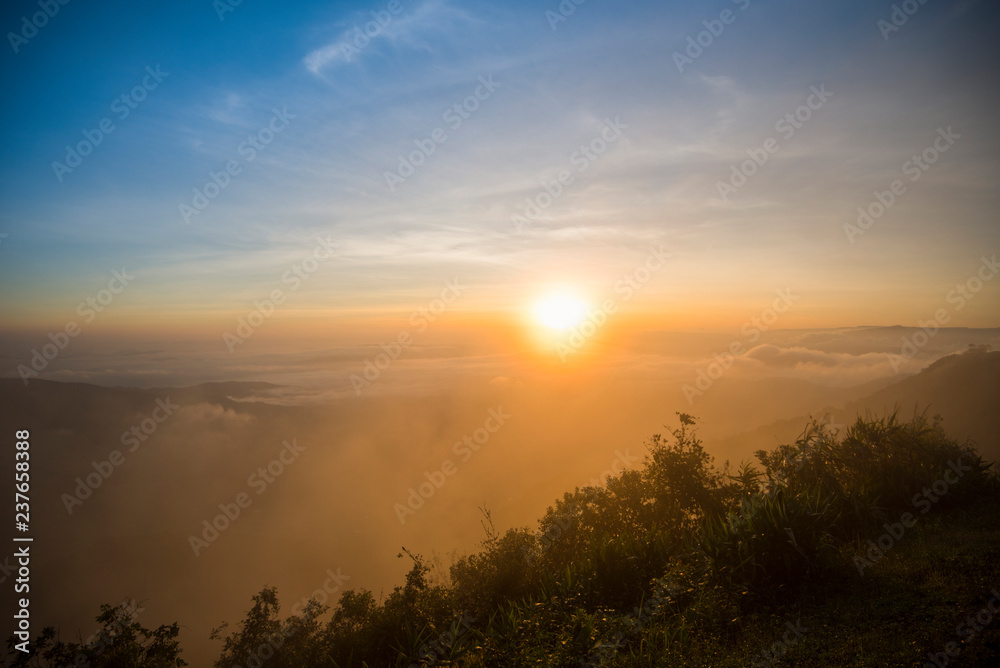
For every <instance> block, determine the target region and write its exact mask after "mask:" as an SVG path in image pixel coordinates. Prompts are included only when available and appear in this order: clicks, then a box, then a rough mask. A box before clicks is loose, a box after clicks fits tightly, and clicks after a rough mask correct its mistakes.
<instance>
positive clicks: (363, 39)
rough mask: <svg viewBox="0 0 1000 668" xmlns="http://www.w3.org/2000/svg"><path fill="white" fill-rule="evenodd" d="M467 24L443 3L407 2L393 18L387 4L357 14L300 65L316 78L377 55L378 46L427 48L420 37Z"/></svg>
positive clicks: (441, 0)
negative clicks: (340, 31)
mask: <svg viewBox="0 0 1000 668" xmlns="http://www.w3.org/2000/svg"><path fill="white" fill-rule="evenodd" d="M390 4H394V6H397V7H398V6H400V5H398V4H395V3H390ZM467 20H470V17H469V15H468V14H467V13H466V12H464V11H462V10H459V9H456V8H454V7H450V6H449V5H448V4H447V2H445V0H427V1H426V2H420V3H414V2H412V1H411V2H407V3H405V4H402V5H401V10H400V11H399V12H397V13H395V14H393V13H392V12H391V11H390V10H389V9H388V4H387V5H386V6H384V7H381V8H379V9H375V10H372V11H370V12H368V13H365V14H362V13H358V14H357V15H356V17H355V19H354V22H353V23H352V24H351V27H350V28H348V29H347V30H345V31H343V32H342V33H341V34H340V36H339V37H338V38H337V39H336V40H334V41H333V42H331V43H329V44H327V45H325V46H322V47H320V48H318V49H315V50H313V51H311V52H310V53H309V54H308V55H306V57H305V58H304V59H303V61H302V62H303V64H304V65H305V66H306V69H308V70H309V71H310V72H312V73H313V74H316V75H319V74H320V73H321V72H322V71H323V70H325V69H327V68H330V67H337V66H341V65H345V64H351V63H357V62H359V61H360V60H361V59H362V58H365V57H367V56H368V55H370V54H374V53H378V48H379V45H380V44H382V43H386V42H387V43H389V44H391V45H393V46H407V47H410V48H422V47H427V46H428V45H427V43H425V42H423V41H422V39H421V37H423V36H425V35H426V34H427V33H429V32H432V31H443V30H448V31H450V30H451V29H452V28H454V24H455V22H456V21H467ZM345 23H349V21H345Z"/></svg>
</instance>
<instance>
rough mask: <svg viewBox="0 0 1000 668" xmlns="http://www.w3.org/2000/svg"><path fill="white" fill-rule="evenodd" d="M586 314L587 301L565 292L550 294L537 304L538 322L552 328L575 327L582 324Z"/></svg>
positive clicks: (536, 315) (536, 314)
mask: <svg viewBox="0 0 1000 668" xmlns="http://www.w3.org/2000/svg"><path fill="white" fill-rule="evenodd" d="M586 314H587V305H586V303H584V302H583V300H582V299H579V298H578V297H575V296H573V295H570V294H565V293H562V294H554V295H549V296H548V297H545V298H544V299H542V300H541V301H539V302H538V303H537V304H536V305H535V317H536V318H537V319H538V322H540V323H542V324H543V325H545V326H546V327H551V328H552V329H569V328H570V327H574V326H576V325H578V324H580V322H581V321H582V320H583V318H584V316H585V315H586Z"/></svg>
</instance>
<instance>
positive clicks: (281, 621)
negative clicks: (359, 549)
mask: <svg viewBox="0 0 1000 668" xmlns="http://www.w3.org/2000/svg"><path fill="white" fill-rule="evenodd" d="M678 417H679V425H678V426H677V427H676V428H674V429H671V430H670V431H669V433H667V434H666V435H660V434H658V435H655V436H653V437H652V438H651V439H650V440H649V441H648V443H647V444H646V445H647V455H646V458H645V461H644V465H643V467H642V468H641V469H640V470H627V471H624V472H622V473H621V474H619V475H617V476H612V477H609V478H608V479H607V480H606V481H605V482H604V483H603V484H602V485H599V486H590V487H585V488H582V489H581V488H578V489H576V490H574V491H572V492H567V493H566V494H564V495H563V497H562V498H561V499H559V500H557V501H556V502H555V504H554V505H553V506H552V507H550V508H549V509H548V511H547V512H546V513H545V515H544V516H543V517H542V518H541V520H540V521H539V527H538V529H537V530H530V529H527V528H515V529H509V530H507V531H506V532H502V533H501V532H498V531H497V530H496V529H495V528H494V525H493V521H492V518H491V516H490V513H489V511H487V510H485V509H484V522H483V524H484V528H485V530H486V536H485V538H484V540H483V542H482V545H481V549H480V550H479V551H478V552H476V553H475V554H471V555H468V556H465V557H462V558H461V559H459V560H457V561H456V562H455V563H454V564H453V565H452V566H451V568H450V581H449V582H446V583H440V582H433V581H432V578H431V577H430V570H431V569H430V566H429V565H428V561H427V560H426V559H425V558H424V557H422V556H421V555H419V554H413V553H411V552H409V551H406V550H405V549H404V551H403V552H402V553H401V554H400V557H401V558H406V559H410V560H411V561H412V568H411V569H410V570H409V573H408V574H407V576H406V579H405V582H404V583H403V584H401V585H399V586H397V587H396V588H395V589H394V591H393V592H392V593H390V594H389V595H388V596H387V597H385V599H384V600H381V601H379V600H376V598H375V597H374V595H373V594H372V593H371V592H368V591H365V590H363V589H361V590H348V591H345V592H343V593H342V594H341V597H340V600H339V602H338V604H337V605H336V606H334V608H333V609H332V610H330V609H328V608H327V607H326V606H323V605H321V604H320V603H319V602H316V601H312V602H310V604H309V605H308V606H306V608H305V609H304V610H302V611H301V613H300V614H296V615H291V616H288V617H285V618H282V616H281V614H280V605H279V602H278V595H277V591H276V590H275V589H273V588H264V589H263V590H262V591H261V592H260V593H259V594H257V595H256V596H254V597H253V601H252V607H251V609H250V610H249V612H248V613H247V616H246V617H245V619H243V620H242V621H241V622H239V623H238V624H236V625H235V627H234V628H232V629H230V628H228V627H226V626H223V627H220V628H219V629H217V630H216V631H215V632H214V634H213V637H216V638H218V639H220V640H222V642H223V647H222V652H221V655H220V656H219V658H218V659H217V660H216V662H215V666H216V668H236V667H238V666H239V667H242V666H258V665H265V666H274V667H275V668H279V667H280V668H285V667H287V668H300V667H303V666H372V667H375V666H378V667H382V666H412V665H418V666H420V665H455V666H469V667H470V668H473V667H474V668H479V667H482V668H486V667H494V666H495V667H498V668H499V667H504V668H507V667H515V666H723V665H734V666H735V665H773V664H774V663H776V662H778V661H779V660H780V661H781V662H782V663H783V664H788V665H796V664H797V665H812V666H815V665H838V666H847V665H850V666H869V665H870V666H875V665H879V666H884V665H924V663H925V662H926V661H928V660H929V659H928V658H927V656H928V655H931V656H934V655H935V653H938V654H940V656H943V657H944V660H945V661H948V660H950V657H949V655H948V652H949V651H950V650H951V649H955V648H957V649H955V651H956V652H958V655H961V657H962V659H963V660H965V661H966V662H968V661H970V660H973V661H979V660H982V661H987V660H992V659H993V658H1000V631H998V630H997V629H992V628H990V627H989V624H988V623H983V620H982V619H980V621H979V624H980V625H981V626H982V628H978V627H977V628H976V630H975V632H970V633H966V634H962V635H958V636H956V634H955V632H954V629H955V625H956V624H958V623H959V622H960V621H961V618H962V615H959V613H960V612H961V613H962V614H963V615H964V614H972V615H973V616H975V614H976V613H977V612H978V611H979V610H981V609H983V610H990V608H989V605H988V602H989V601H990V600H991V597H992V596H993V594H992V593H991V591H990V590H991V587H997V585H998V584H1000V583H998V582H996V581H993V582H991V581H990V577H989V576H990V574H991V573H995V571H996V566H997V564H998V562H1000V529H998V527H1000V522H997V519H998V517H1000V485H998V480H997V477H996V475H995V473H994V472H993V471H992V469H991V465H990V464H988V463H987V462H985V461H984V460H983V459H982V457H981V456H980V455H979V454H978V453H977V452H976V450H975V447H974V445H973V444H972V443H959V442H957V441H954V440H952V439H950V438H948V436H947V435H946V434H945V432H944V430H943V428H942V425H941V424H940V421H938V420H928V419H926V418H925V417H922V416H918V417H916V418H915V419H914V420H912V421H910V422H903V421H900V420H898V419H897V416H896V415H895V414H893V415H890V416H886V417H882V418H858V419H857V421H856V422H855V423H854V424H852V425H850V426H849V427H848V428H847V429H846V430H844V432H843V433H834V432H831V431H830V430H829V429H828V428H827V427H826V426H825V425H824V424H823V423H822V422H821V421H814V422H812V423H811V424H810V425H808V427H807V428H806V429H805V431H804V432H803V433H802V435H801V436H800V437H799V438H798V439H797V440H796V441H795V442H794V443H792V444H787V445H782V446H780V447H778V448H776V449H774V450H772V451H769V452H768V451H758V452H757V453H756V454H757V459H758V460H759V464H757V465H752V464H749V463H744V464H741V465H740V466H739V467H738V468H736V469H730V467H729V466H728V464H727V465H725V466H723V467H721V468H720V467H718V466H716V464H715V462H714V460H713V458H712V457H711V456H710V455H709V453H707V452H706V451H705V449H704V448H703V447H702V443H701V441H700V439H699V438H698V435H697V425H696V420H695V418H693V417H691V416H689V415H686V414H678ZM996 605H997V608H996V610H997V612H1000V595H998V596H997V598H996ZM956 606H957V610H956ZM104 615H105V621H109V620H113V619H114V618H115V617H114V612H113V611H112V610H110V609H106V610H105V611H104ZM990 618H991V619H992V613H991V615H990ZM996 626H997V627H998V628H1000V620H998V622H997V624H996ZM140 632H141V633H140ZM143 634H144V635H143ZM175 636H176V627H161V628H160V629H158V630H157V631H146V630H145V629H141V628H135V629H133V632H132V634H131V636H125V635H122V634H118V635H117V636H116V637H115V639H114V642H113V643H112V648H115V647H116V646H115V644H114V643H117V642H122V643H126V644H127V645H129V644H130V646H131V645H134V646H142V642H140V640H141V639H142V638H145V640H144V641H143V642H145V650H144V651H146V652H152V654H150V656H154V657H159V658H157V661H160V660H161V658H162V659H163V661H166V662H159V663H157V662H154V661H152V660H150V662H149V663H129V662H125V663H120V662H119V663H116V662H113V661H118V659H114V660H113V659H112V658H111V657H112V656H114V657H118V656H121V655H123V653H122V652H124V649H123V648H118V649H116V650H115V652H112V651H110V650H109V651H104V652H102V653H101V654H100V655H97V656H94V657H93V660H92V661H91V662H90V663H89V665H93V666H112V665H114V666H119V665H122V666H124V665H183V663H182V662H180V661H179V658H178V657H179V649H178V647H177V645H176V641H175V640H174V638H175ZM40 641H41V642H39V643H38V645H37V649H36V654H35V656H34V657H33V658H31V659H26V658H24V657H19V658H18V661H17V662H15V663H14V664H13V665H62V663H61V662H62V661H64V657H67V656H70V655H71V654H73V652H74V651H77V652H79V651H80V649H81V648H80V647H74V646H72V644H68V645H67V644H65V643H58V642H57V641H56V639H55V636H54V634H53V633H52V632H47V634H46V635H43V637H42V638H40ZM948 643H952V645H954V646H955V647H954V648H953V647H952V645H949V644H948ZM955 643H958V644H957V645H956V644H955ZM119 649H120V650H121V651H118V650H119ZM977 657H978V658H977ZM940 660H941V659H939V661H940ZM171 662H173V663H171ZM930 665H934V664H933V663H932V664H930ZM966 665H977V664H969V663H966Z"/></svg>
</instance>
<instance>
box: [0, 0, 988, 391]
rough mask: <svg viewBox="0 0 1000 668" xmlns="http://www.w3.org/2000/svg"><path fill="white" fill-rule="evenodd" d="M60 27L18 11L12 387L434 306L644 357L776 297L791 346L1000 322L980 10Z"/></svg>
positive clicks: (8, 14)
mask: <svg viewBox="0 0 1000 668" xmlns="http://www.w3.org/2000/svg"><path fill="white" fill-rule="evenodd" d="M904 4H906V3H904ZM42 5H45V2H44V1H43V2H42V3H40V4H39V3H31V2H11V3H5V6H4V9H3V10H2V13H0V25H2V26H3V29H4V32H5V34H6V39H5V44H4V45H3V47H2V48H0V53H2V55H0V68H2V70H0V71H2V77H3V79H2V80H3V83H4V90H5V95H4V104H3V106H2V112H0V113H2V115H3V121H4V122H3V123H2V124H0V133H2V137H0V141H2V144H3V146H4V153H3V158H2V161H0V201H2V207H0V235H3V236H0V282H2V285H3V291H2V294H0V304H2V309H3V313H4V317H3V321H2V324H0V329H2V332H0V334H3V335H9V336H14V335H17V336H22V335H23V336H24V337H25V338H24V339H23V341H27V342H28V343H25V344H23V345H22V344H21V343H18V346H20V347H18V348H17V349H16V350H12V351H11V352H10V354H11V355H12V356H13V357H16V358H18V359H20V358H25V357H27V356H29V355H30V352H31V348H32V345H31V344H30V342H31V341H34V342H35V343H37V344H41V343H44V342H45V339H44V338H40V337H44V336H45V335H46V333H48V332H55V331H60V330H62V329H64V327H65V325H66V324H67V323H69V322H76V323H77V324H78V325H80V327H81V328H82V329H83V330H84V331H91V332H95V334H94V335H93V336H94V337H97V336H98V335H99V334H100V335H107V336H109V337H110V336H111V335H112V334H122V333H125V334H127V335H128V336H129V337H131V338H132V339H134V340H135V341H138V342H140V343H136V344H135V345H137V346H139V347H140V348H141V345H142V344H141V341H143V340H153V339H160V340H162V339H168V340H172V341H175V342H176V341H181V340H184V341H197V342H201V343H203V344H204V345H205V346H214V347H215V348H217V349H218V350H220V351H223V352H224V351H225V347H226V346H227V345H228V344H227V343H226V339H225V337H224V335H225V333H227V332H228V333H233V332H235V331H236V327H237V325H238V322H239V320H238V319H239V318H240V317H248V316H249V315H250V314H252V313H253V312H255V311H260V312H261V313H263V314H264V315H265V316H267V317H266V318H265V320H264V322H265V323H266V324H265V325H263V326H261V327H260V328H259V331H257V330H255V332H254V340H253V341H252V342H250V341H249V340H248V341H247V342H246V343H247V346H246V347H247V348H249V347H250V344H251V343H252V344H253V345H254V346H265V345H266V344H268V343H270V344H273V345H275V346H284V349H288V347H289V346H291V347H295V346H304V345H307V343H306V341H308V342H309V343H308V345H311V346H313V347H317V346H322V345H326V344H328V343H330V342H332V341H344V342H352V343H360V342H365V341H368V342H370V341H373V340H376V339H377V340H380V341H381V340H387V338H391V337H394V336H395V332H397V331H400V328H401V326H403V327H409V326H411V325H413V323H414V314H415V313H417V312H418V311H419V309H421V308H424V309H427V308H432V307H433V306H434V304H435V300H437V299H443V298H444V296H445V295H447V296H453V297H454V299H452V300H451V301H449V302H448V303H447V304H446V305H445V306H446V309H445V311H447V313H446V314H445V315H442V316H441V317H440V318H438V315H439V314H432V315H433V316H434V317H433V318H430V317H427V318H425V321H426V322H425V324H427V325H430V326H431V328H432V329H435V328H437V329H436V335H438V336H441V337H443V338H444V339H448V335H447V334H446V332H451V334H450V336H451V339H452V340H455V339H464V340H470V339H476V340H487V339H489V340H492V339H497V340H498V341H499V342H500V343H498V345H499V346H504V345H528V344H530V342H531V341H534V340H535V339H537V338H538V337H537V336H536V334H537V332H534V333H532V332H529V330H532V329H533V328H534V329H535V330H538V329H539V328H540V326H539V323H538V322H537V321H533V319H532V314H531V313H532V307H533V304H535V303H536V302H537V301H538V299H540V298H542V297H543V296H544V295H546V294H549V293H551V292H552V291H567V292H570V293H572V294H574V295H576V296H577V298H578V299H580V300H582V302H583V303H584V304H585V305H586V307H587V308H588V309H593V308H599V307H600V305H601V304H604V303H607V301H608V300H609V299H610V300H611V301H612V302H613V303H614V305H615V306H616V307H618V308H617V312H616V313H614V314H613V315H611V316H610V317H611V319H612V320H614V321H615V322H616V323H617V325H616V326H618V327H620V328H622V329H627V330H629V331H640V330H643V331H647V330H703V329H705V330H719V329H727V328H728V329H738V328H739V327H740V325H741V324H742V323H744V322H745V321H746V320H747V319H748V318H750V317H752V316H753V315H755V314H758V313H761V312H762V309H766V308H767V307H768V306H769V305H770V304H772V303H773V302H774V300H775V299H776V296H775V295H779V297H780V294H782V292H781V291H784V294H789V293H791V294H794V295H795V296H796V299H795V304H794V307H793V308H790V309H788V310H787V312H785V313H782V315H781V320H780V323H779V326H780V327H782V328H821V327H850V326H859V325H905V326H916V325H917V324H918V322H921V321H926V320H927V319H928V318H932V317H933V316H934V314H935V313H936V312H937V311H938V310H939V309H941V308H943V307H946V308H947V309H948V310H949V313H950V316H951V317H950V324H951V325H955V326H966V327H994V326H996V325H997V323H998V313H1000V309H998V303H1000V302H998V299H997V296H998V294H1000V293H998V289H997V283H998V282H990V281H989V279H986V280H982V279H983V278H984V277H985V276H986V275H988V274H989V273H990V271H991V270H990V269H989V267H991V266H992V265H989V263H988V261H989V260H990V258H992V257H994V254H995V252H996V250H997V248H998V246H1000V243H998V242H1000V226H998V225H997V222H998V220H997V213H996V212H997V210H998V206H997V204H998V201H997V200H998V194H997V193H998V191H997V188H996V183H997V180H998V177H1000V170H998V164H997V160H996V157H997V155H998V132H997V130H996V123H995V117H996V114H995V110H996V108H997V104H996V103H997V101H998V100H997V98H998V91H1000V86H998V85H997V84H998V83H1000V82H998V74H997V73H998V72H1000V69H998V68H997V64H998V62H1000V59H998V57H997V56H998V50H1000V45H998V42H997V40H996V39H995V36H996V34H997V28H998V24H1000V12H998V11H997V8H996V7H995V5H994V4H993V3H989V2H986V1H984V0H983V1H975V0H970V1H962V2H950V3H945V2H927V3H925V4H919V3H917V2H913V3H912V4H907V5H906V8H907V9H908V10H910V11H911V12H912V13H911V14H906V13H905V12H904V11H903V9H894V8H895V7H897V6H896V5H893V4H891V3H887V2H886V3H883V2H853V1H852V2H840V3H826V2H792V1H790V0H789V1H784V2H765V1H763V0H734V1H731V2H730V1H721V0H720V1H716V2H706V3H680V2H624V3H612V2H604V1H602V0H587V1H586V2H583V3H581V4H579V5H577V4H576V3H574V2H569V1H567V2H563V3H562V4H560V3H558V2H555V1H554V0H551V1H549V2H538V3H529V2H517V1H515V2H504V3H486V2H455V1H448V0H400V1H399V2H323V3H320V2H297V3H294V4H289V3H277V2H263V1H250V0H247V1H245V2H240V3H235V2H232V0H230V1H228V2H227V1H226V0H220V1H218V2H214V3H213V2H210V1H209V0H200V1H198V2H176V3H169V4H163V5H148V4H145V3H140V4H136V3H123V2H122V3H119V2H102V3H84V2H79V1H76V2H73V1H71V2H68V3H66V4H58V3H57V4H53V5H52V7H56V8H57V9H55V10H54V9H52V7H50V8H49V11H50V12H54V15H52V16H51V17H48V16H44V15H43V14H39V12H41V11H43V9H44V7H42ZM40 7H41V8H40ZM894 11H895V12H896V13H895V14H894ZM32 21H33V22H34V23H36V24H40V25H41V27H37V29H36V26H33V25H31V22H32ZM81 154H85V155H81ZM921 157H922V159H923V161H922V162H920V163H919V164H918V163H917V162H914V158H917V159H918V160H920V159H921ZM752 160H756V163H754V162H748V161H752ZM894 184H895V187H896V189H897V190H896V192H895V193H894V192H893V186H894ZM880 200H881V204H880ZM883 205H884V206H883ZM859 207H861V208H862V209H864V210H868V211H869V212H870V213H874V214H879V213H881V215H874V216H873V217H872V218H871V219H869V220H867V221H864V220H863V221H862V222H865V223H866V224H865V225H861V224H859ZM992 271H993V273H995V270H992ZM113 272H119V273H120V274H121V273H122V272H124V278H118V279H116V278H115V274H114V273H113ZM977 272H978V273H979V276H980V280H981V282H979V283H976V280H975V277H976V276H977ZM990 278H992V276H990ZM623 280H624V281H625V282H626V284H628V285H631V286H633V287H632V288H625V287H624V286H623V285H622V281H623ZM629 280H631V283H629ZM970 280H971V281H972V283H971V284H970V283H969V281H970ZM449 285H451V286H453V287H452V288H449V287H448V286H449ZM455 285H457V286H459V287H460V289H459V290H456V289H455V288H454V286H455ZM960 285H965V286H970V287H972V288H974V287H977V286H978V287H979V288H980V290H979V291H976V292H974V293H973V296H974V297H975V298H974V299H972V298H970V299H967V300H965V303H964V304H963V306H964V308H962V309H955V308H954V303H955V302H954V301H953V300H951V301H950V300H949V297H952V298H954V290H955V289H956V287H957V286H960ZM107 288H113V290H111V293H112V294H109V293H108V292H104V293H103V297H102V293H101V291H102V290H105V289H107ZM449 290H451V292H448V291H449ZM275 291H277V295H278V296H279V297H280V298H281V303H273V304H272V303H271V302H270V301H269V300H270V299H271V298H272V297H274V295H275V294H276V293H275ZM457 293H460V294H457ZM107 298H110V299H109V301H108V303H106V304H100V306H101V308H100V309H99V310H98V309H97V308H96V307H94V308H93V310H91V309H88V308H87V307H82V306H81V305H83V304H85V303H86V300H87V299H98V300H100V299H107ZM274 301H275V302H277V299H275V300H274ZM269 304H270V306H269ZM271 306H273V307H274V308H273V311H271ZM88 317H90V318H91V320H89V321H88V320H86V318H88ZM418 320H419V318H418ZM435 320H437V322H436V323H435V322H434V321H435ZM32 337H33V338H32ZM533 337H534V338H533ZM7 340H8V341H9V340H12V339H7ZM18 341H19V342H20V341H21V339H18ZM116 345H117V344H116ZM7 366H10V365H7ZM4 374H5V375H14V370H13V368H10V369H5V370H4Z"/></svg>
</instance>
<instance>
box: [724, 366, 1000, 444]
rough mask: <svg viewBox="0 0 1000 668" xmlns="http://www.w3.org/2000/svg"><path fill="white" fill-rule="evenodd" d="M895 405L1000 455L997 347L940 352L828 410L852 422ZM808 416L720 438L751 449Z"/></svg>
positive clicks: (794, 429) (786, 434) (786, 437)
mask: <svg viewBox="0 0 1000 668" xmlns="http://www.w3.org/2000/svg"><path fill="white" fill-rule="evenodd" d="M897 409H898V410H899V413H900V416H901V417H903V418H908V417H910V416H911V415H912V414H913V412H914V410H917V411H918V412H919V411H923V410H924V409H927V412H928V415H930V416H934V415H940V416H941V417H942V418H944V426H945V429H946V430H947V432H948V434H949V435H951V436H952V437H954V438H957V439H961V440H964V439H967V438H968V439H972V440H973V441H975V443H976V444H977V445H978V448H979V450H980V452H982V453H983V455H984V456H985V457H987V458H997V459H1000V352H965V353H961V354H956V355H948V356H946V357H942V358H941V359H939V360H937V361H936V362H934V363H932V364H931V365H929V366H928V367H926V368H925V369H924V370H923V371H921V372H920V373H918V374H916V375H913V376H908V377H906V378H903V379H901V380H900V381H899V382H896V383H894V384H892V385H889V386H888V387H885V388H883V389H881V390H878V391H877V392H874V393H873V394H871V395H869V396H867V397H865V398H863V399H858V400H856V401H851V402H849V403H846V404H844V405H842V406H840V407H831V408H829V409H827V410H826V411H823V412H820V413H817V414H814V417H817V418H820V417H822V416H823V413H826V412H829V413H830V415H831V416H832V418H833V422H834V424H838V423H839V424H847V423H849V422H853V421H854V420H855V418H857V416H858V415H866V414H874V415H884V414H887V413H891V412H892V411H894V410H897ZM807 417H808V416H799V417H795V418H791V419H788V420H780V421H777V422H774V423H772V424H770V425H767V426H764V427H759V428H757V429H752V430H750V431H747V432H744V433H742V434H739V435H736V436H733V437H730V438H726V439H724V440H721V441H719V442H718V449H719V450H720V451H722V452H724V453H733V452H740V453H745V452H752V451H755V450H758V449H761V448H764V449H769V448H773V447H774V446H775V445H777V444H779V443H790V442H792V441H794V440H795V438H796V437H797V436H798V435H799V434H800V433H801V432H802V427H803V425H804V424H805V421H806V419H807Z"/></svg>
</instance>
